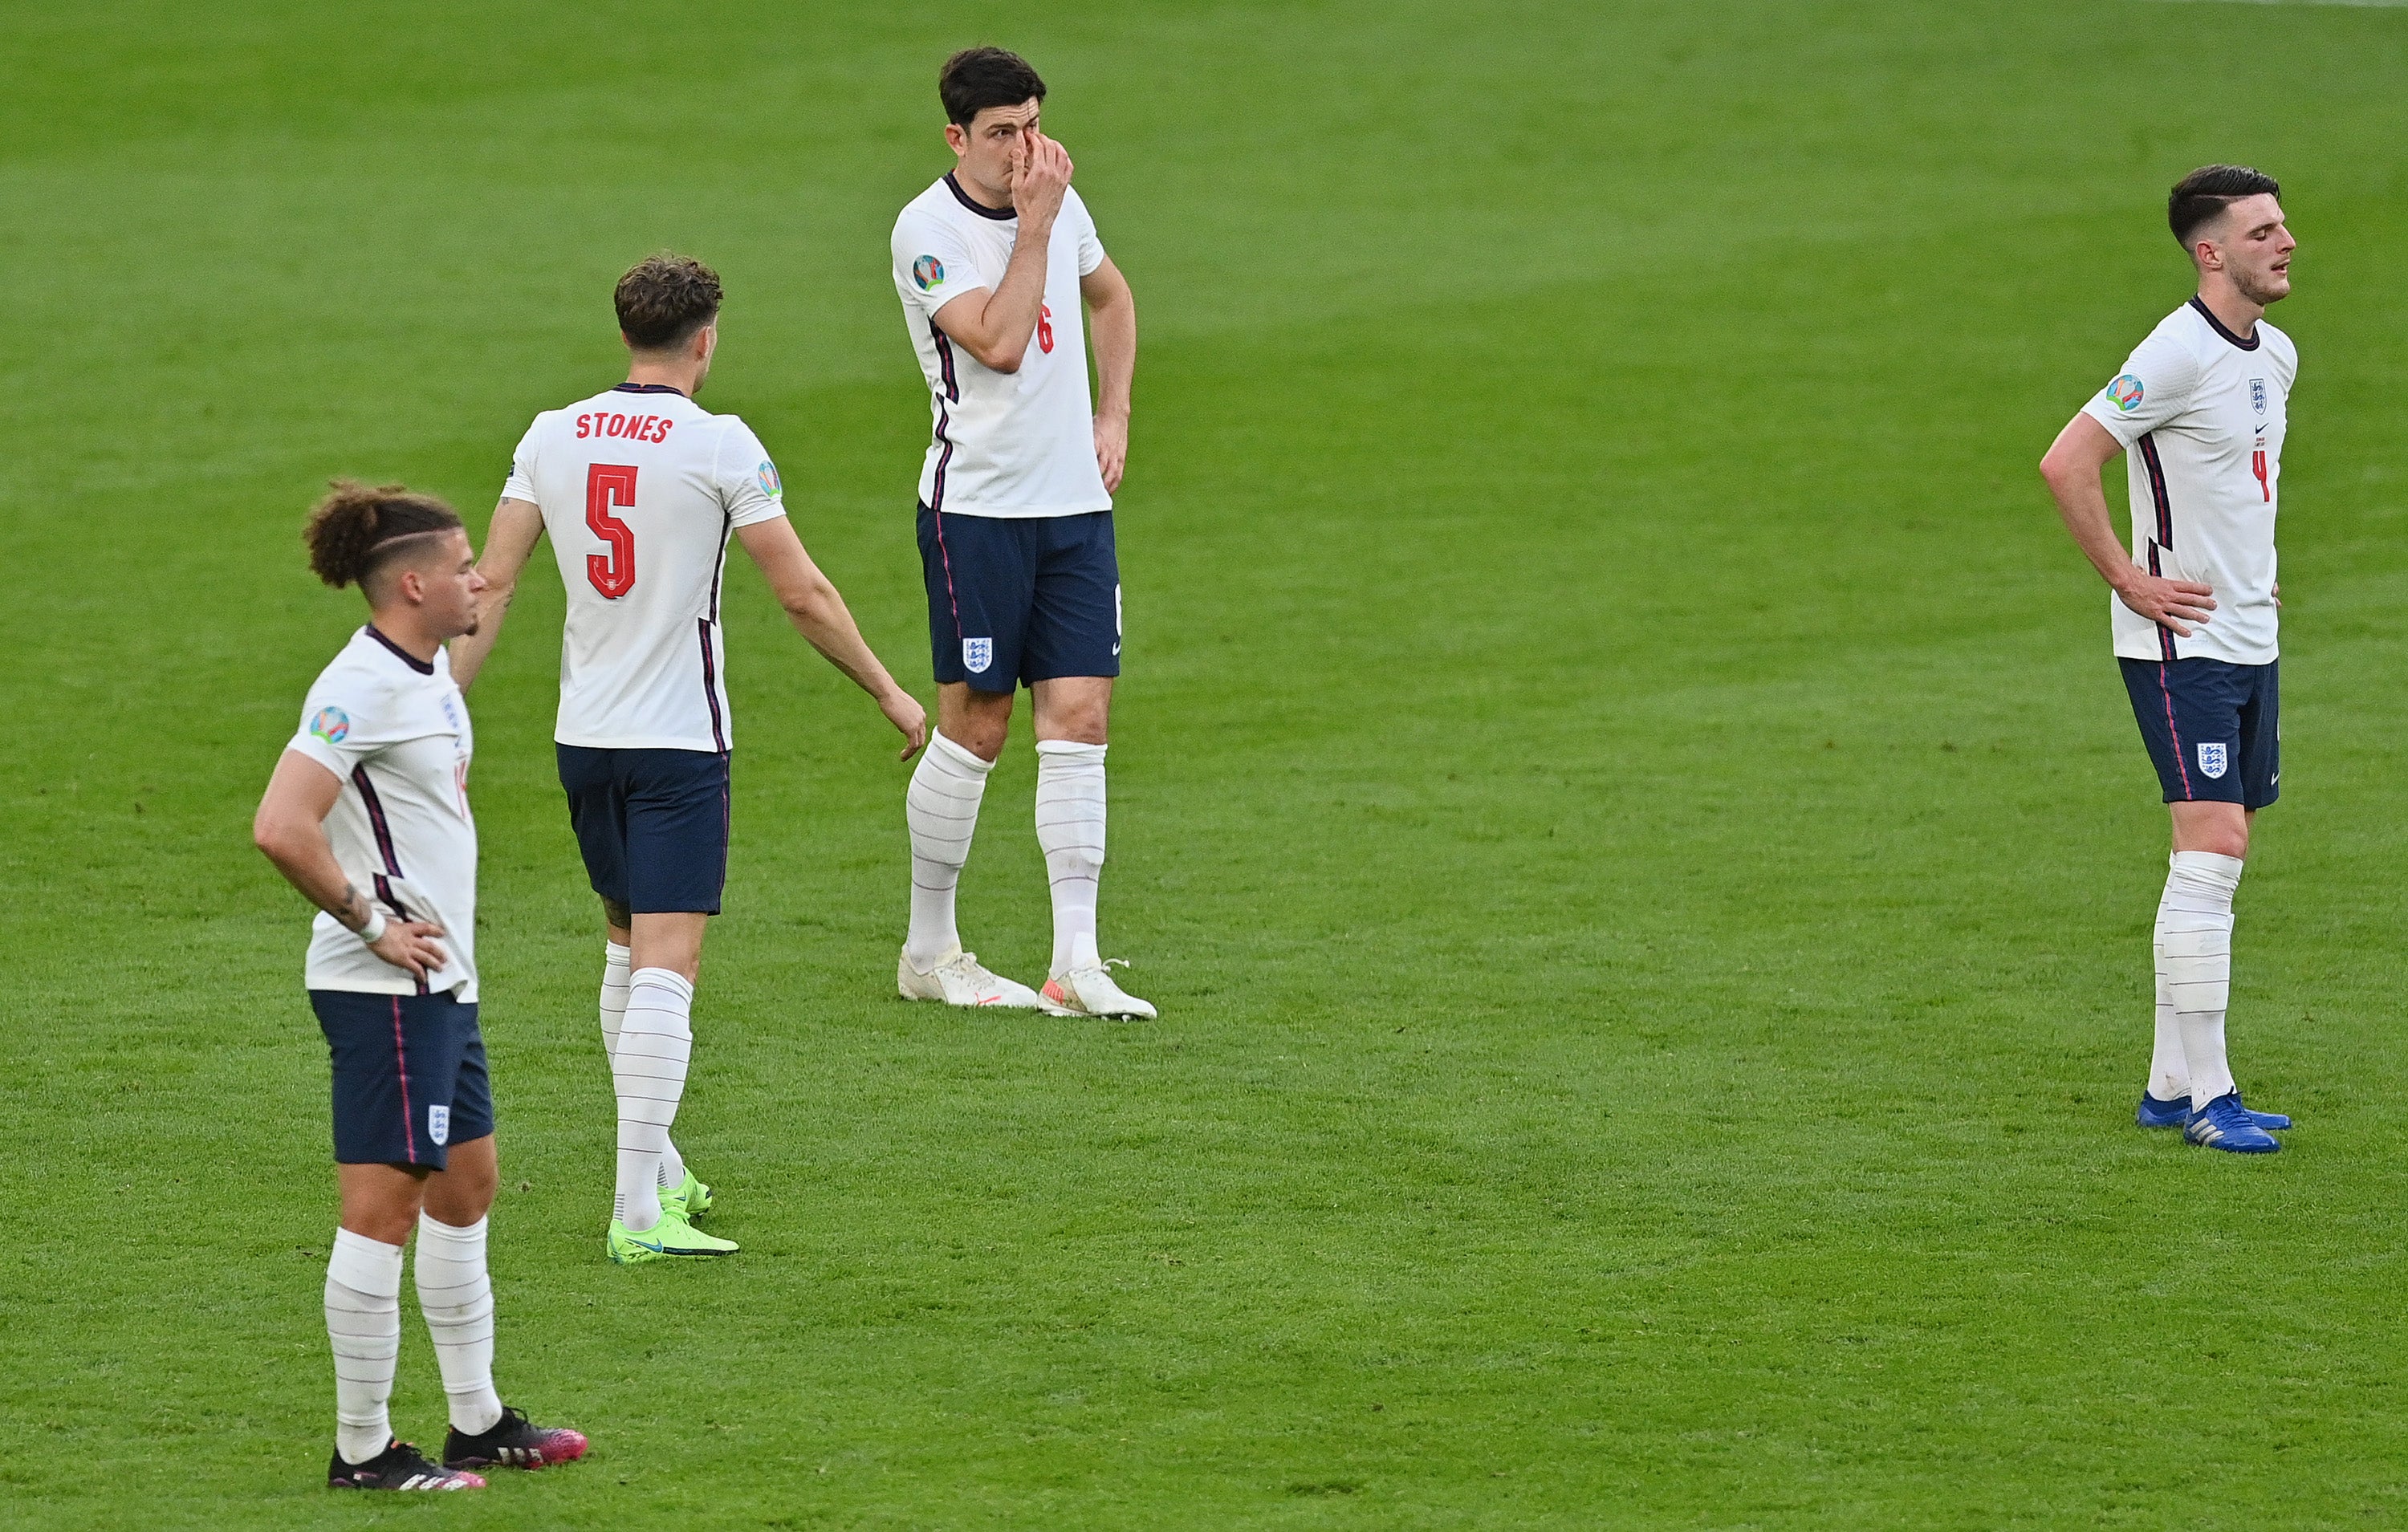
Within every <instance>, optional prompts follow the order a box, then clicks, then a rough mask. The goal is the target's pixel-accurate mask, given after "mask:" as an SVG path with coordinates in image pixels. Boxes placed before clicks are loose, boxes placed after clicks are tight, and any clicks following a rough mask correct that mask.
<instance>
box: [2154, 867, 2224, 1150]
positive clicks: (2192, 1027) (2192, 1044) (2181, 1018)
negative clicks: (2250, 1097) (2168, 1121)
mask: <svg viewBox="0 0 2408 1532" xmlns="http://www.w3.org/2000/svg"><path fill="white" fill-rule="evenodd" d="M2241 867H2242V863H2241V859H2240V858H2239V857H2237V856H2218V855H2217V854H2215V853H2214V852H2174V853H2173V856H2172V858H2171V861H2170V862H2169V864H2168V871H2167V873H2166V894H2165V897H2164V899H2163V900H2161V901H2160V902H2159V903H2158V905H2157V940H2158V942H2159V943H2160V944H2161V945H2162V946H2163V947H2164V949H2165V954H2166V991H2167V994H2168V995H2170V996H2171V998H2172V1001H2173V1009H2174V1024H2175V1025H2176V1026H2177V1027H2178V1028H2179V1029H2180V1030H2181V1032H2182V1045H2183V1065H2184V1071H2185V1073H2186V1075H2187V1076H2188V1077H2189V1080H2190V1104H2191V1108H2192V1110H2198V1109H2200V1108H2201V1107H2204V1106H2206V1105H2207V1104H2208V1103H2209V1102H2211V1101H2213V1100H2214V1099H2215V1098H2216V1097H2217V1096H2219V1095H2225V1094H2226V1093H2228V1092H2229V1091H2230V1090H2231V1089H2232V1088H2233V1085H2232V1067H2231V1066H2230V1064H2229V1063H2228V1062H2227V1061H2226V1059H2225V1055H2224V1010H2225V1007H2226V1005H2227V1004H2228V1003H2229V1000H2230V998H2231V994H2232V895H2233V892H2234V891H2235V890H2237V889H2238V888H2240V886H2241Z"/></svg>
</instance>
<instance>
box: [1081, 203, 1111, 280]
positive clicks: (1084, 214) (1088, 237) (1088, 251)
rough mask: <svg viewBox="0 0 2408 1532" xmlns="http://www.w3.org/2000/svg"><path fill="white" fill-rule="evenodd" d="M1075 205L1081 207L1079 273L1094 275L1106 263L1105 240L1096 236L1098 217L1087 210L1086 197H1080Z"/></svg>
mask: <svg viewBox="0 0 2408 1532" xmlns="http://www.w3.org/2000/svg"><path fill="white" fill-rule="evenodd" d="M1075 206H1076V207H1077V208H1078V209H1079V226H1078V231H1077V232H1078V236H1079V275H1080V276H1082V277H1092V276H1094V275H1095V274H1096V268H1097V266H1099V265H1103V264H1104V242H1103V241H1102V240H1101V239H1098V238H1097V237H1096V219H1095V215H1094V214H1093V213H1090V212H1088V211H1087V203H1086V199H1085V198H1083V197H1082V198H1080V199H1079V200H1078V202H1077V203H1076V204H1075Z"/></svg>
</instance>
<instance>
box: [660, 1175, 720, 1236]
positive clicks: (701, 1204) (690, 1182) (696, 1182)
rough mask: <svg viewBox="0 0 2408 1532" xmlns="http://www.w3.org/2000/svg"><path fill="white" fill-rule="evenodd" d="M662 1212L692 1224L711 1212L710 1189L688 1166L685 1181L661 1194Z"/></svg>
mask: <svg viewBox="0 0 2408 1532" xmlns="http://www.w3.org/2000/svg"><path fill="white" fill-rule="evenodd" d="M661 1211H662V1212H664V1213H670V1214H674V1215H676V1216H677V1217H679V1218H682V1219H684V1220H685V1221H686V1222H687V1223H689V1224H691V1223H693V1222H694V1221H695V1219H697V1218H700V1217H701V1216H702V1215H703V1214H705V1213H707V1212H709V1211H710V1187H708V1186H706V1185H704V1184H703V1181H702V1178H701V1177H700V1176H697V1175H695V1173H694V1167H691V1166H688V1167H686V1172H685V1180H683V1181H680V1182H678V1184H676V1185H675V1186H672V1187H669V1188H668V1189H667V1190H666V1191H664V1192H662V1193H661Z"/></svg>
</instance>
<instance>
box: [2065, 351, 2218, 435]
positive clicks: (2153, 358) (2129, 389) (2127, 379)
mask: <svg viewBox="0 0 2408 1532" xmlns="http://www.w3.org/2000/svg"><path fill="white" fill-rule="evenodd" d="M2198 386H2199V358H2198V356H2197V355H2196V354H2194V353H2193V352H2192V351H2191V349H2190V348H2189V347H2188V346H2186V345H2185V344H2184V343H2183V341H2182V339H2181V337H2180V336H2175V335H2171V334H2168V333H2167V332H2165V331H2159V332H2157V334H2155V335H2152V336H2149V338H2148V339H2146V340H2143V341H2142V342H2141V344H2140V345H2139V347H2137V348H2136V349H2135V350H2134V351H2133V352H2132V354H2131V355H2130V356H2129V357H2128V358H2127V359H2126V360H2125V363H2124V370H2123V371H2122V372H2120V373H2118V374H2116V375H2115V377H2114V380H2113V381H2111V382H2109V383H2108V385H2107V386H2106V387H2105V388H2102V389H2100V391H2099V393H2098V394H2096V395H2095V396H2094V397H2093V398H2092V399H2091V401H2090V402H2089V403H2088V404H2086V405H2084V406H2083V407H2082V412H2083V413H2084V414H2085V415H2088V416H2089V417H2090V418H2091V419H2092V420H2095V421H2097V422H2099V423H2100V424H2101V425H2103V426H2105V427H2106V428H2107V434H2108V435H2109V436H2112V437H2114V438H2115V439H2116V440H2117V441H2118V442H2120V443H2122V444H2123V445H2124V446H2126V447H2129V446H2131V445H2132V444H2133V443H2134V442H2136V441H2138V440H2140V439H2141V438H2142V437H2145V436H2147V435H2148V434H2149V433H2150V432H2152V431H2154V430H2156V429H2157V427H2159V426H2161V425H2163V424H2165V423H2166V422H2168V421H2171V420H2172V419H2173V418H2174V417H2175V416H2177V415H2179V414H2181V413H2182V412H2183V410H2184V409H2186V408H2188V406H2189V404H2190V396H2191V392H2192V390H2194V389H2195V388H2197V387H2198Z"/></svg>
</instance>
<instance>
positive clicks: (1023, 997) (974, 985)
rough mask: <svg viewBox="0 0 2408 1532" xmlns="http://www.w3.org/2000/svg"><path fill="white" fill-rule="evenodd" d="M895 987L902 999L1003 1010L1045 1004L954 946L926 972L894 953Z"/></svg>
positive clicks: (1031, 991)
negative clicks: (999, 1008)
mask: <svg viewBox="0 0 2408 1532" xmlns="http://www.w3.org/2000/svg"><path fill="white" fill-rule="evenodd" d="M895 987H896V990H897V991H899V992H900V993H901V994H902V996H903V998H905V999H906V1000H942V1001H943V1002H945V1004H947V1005H949V1006H1000V1007H1002V1008H1003V1009H1006V1010H1041V1009H1044V1006H1045V1002H1044V1001H1042V1000H1040V999H1039V998H1038V997H1037V992H1036V991H1035V990H1033V989H1030V988H1029V987H1028V986H1027V985H1025V984H1020V983H1014V982H1013V981H1011V980H1009V979H1006V978H1005V977H1003V975H1001V974H999V973H989V972H988V971H987V970H986V969H984V968H982V967H980V966H979V960H978V954H977V953H976V952H963V951H962V950H961V949H960V948H958V947H956V948H954V949H953V956H951V957H949V958H947V959H945V960H944V961H943V962H942V963H939V964H938V965H937V966H935V967H933V968H931V969H929V970H928V971H927V972H926V973H922V972H921V971H920V970H919V969H917V968H915V967H913V966H911V959H910V957H909V956H898V957H897V958H896V960H895Z"/></svg>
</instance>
